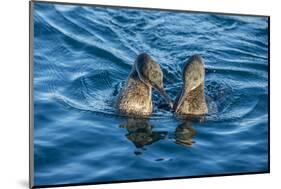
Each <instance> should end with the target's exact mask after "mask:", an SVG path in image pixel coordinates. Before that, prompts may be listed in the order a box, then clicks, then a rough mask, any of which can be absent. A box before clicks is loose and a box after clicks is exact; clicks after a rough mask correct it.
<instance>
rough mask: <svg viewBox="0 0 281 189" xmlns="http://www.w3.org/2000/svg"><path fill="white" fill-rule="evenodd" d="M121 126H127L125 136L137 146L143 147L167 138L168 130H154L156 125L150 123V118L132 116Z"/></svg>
mask: <svg viewBox="0 0 281 189" xmlns="http://www.w3.org/2000/svg"><path fill="white" fill-rule="evenodd" d="M120 127H121V128H126V129H127V133H126V134H125V137H126V138H127V139H128V140H130V141H131V142H132V143H133V144H134V145H135V147H136V148H143V147H144V146H146V145H151V144H153V143H155V142H157V141H159V140H163V139H165V138H166V136H167V134H168V132H166V131H153V128H154V126H153V125H152V124H151V123H149V120H148V119H135V118H130V119H128V120H127V121H126V122H125V123H124V124H121V125H120Z"/></svg>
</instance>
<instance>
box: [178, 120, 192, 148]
mask: <svg viewBox="0 0 281 189" xmlns="http://www.w3.org/2000/svg"><path fill="white" fill-rule="evenodd" d="M195 134H196V131H195V129H194V128H193V127H192V123H191V121H184V122H183V123H181V124H180V125H179V126H178V127H177V128H176V131H175V143H176V144H180V145H183V146H186V147H191V146H192V144H194V143H195V141H193V140H192V138H193V137H194V135H195Z"/></svg>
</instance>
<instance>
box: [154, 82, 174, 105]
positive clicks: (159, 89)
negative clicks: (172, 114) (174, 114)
mask: <svg viewBox="0 0 281 189" xmlns="http://www.w3.org/2000/svg"><path fill="white" fill-rule="evenodd" d="M155 89H157V90H158V91H159V93H160V94H161V95H162V96H163V97H164V99H165V100H166V101H167V103H168V104H169V106H170V108H173V101H172V100H171V98H170V97H169V95H168V94H167V93H166V91H165V90H164V88H163V87H158V86H155Z"/></svg>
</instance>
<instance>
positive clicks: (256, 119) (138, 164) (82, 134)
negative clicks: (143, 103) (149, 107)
mask: <svg viewBox="0 0 281 189" xmlns="http://www.w3.org/2000/svg"><path fill="white" fill-rule="evenodd" d="M141 52H147V53H148V54H150V55H151V56H152V57H153V58H154V59H155V60H156V61H157V62H158V63H159V64H160V65H161V67H162V69H163V72H164V77H165V78H164V83H165V88H166V90H167V93H168V94H169V95H170V96H171V97H172V98H173V99H175V97H176V95H177V93H178V92H179V90H180V88H181V85H182V80H181V71H182V68H183V65H184V62H185V61H186V60H187V59H188V57H190V56H191V55H193V54H201V55H202V56H203V58H204V60H205V64H206V81H205V84H206V85H205V93H206V96H207V99H208V106H209V109H210V113H209V114H208V115H207V116H206V117H205V118H204V119H201V120H180V119H177V118H176V117H175V116H174V115H173V114H172V113H171V112H170V111H169V110H168V108H167V106H166V104H165V101H164V100H163V99H162V98H161V97H159V96H158V93H157V92H154V94H153V101H154V113H153V115H152V116H151V117H150V119H148V120H141V119H140V120H136V119H131V118H127V117H124V116H120V115H119V114H118V113H117V112H116V111H115V109H114V107H113V105H112V104H113V101H114V98H115V97H116V95H117V94H118V92H119V91H120V89H121V87H122V86H123V85H124V82H125V80H126V78H127V76H128V74H129V72H130V70H131V67H132V65H133V62H134V60H135V58H136V56H137V55H138V54H139V53H141ZM33 73H34V81H33V82H34V110H35V113H34V121H35V124H34V159H35V162H34V163H35V178H34V179H35V185H55V184H73V183H85V182H86V183H88V182H108V181H120V180H132V179H154V178H165V177H181V176H203V175H213V174H231V173H248V172H264V171H268V169H269V168H268V19H267V18H266V17H251V16H225V15H218V14H202V13H200V14H199V13H180V12H165V11H156V10H138V9H114V8H104V7H91V6H73V5H58V4H57V5H54V4H44V3H35V6H34V72H33Z"/></svg>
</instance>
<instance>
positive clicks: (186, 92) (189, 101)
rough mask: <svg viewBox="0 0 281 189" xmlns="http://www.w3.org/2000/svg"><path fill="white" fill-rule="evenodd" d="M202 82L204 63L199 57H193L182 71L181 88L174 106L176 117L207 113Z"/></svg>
mask: <svg viewBox="0 0 281 189" xmlns="http://www.w3.org/2000/svg"><path fill="white" fill-rule="evenodd" d="M204 80H205V68H204V61H203V59H202V57H201V56H199V55H193V56H192V57H190V58H189V60H188V61H187V62H186V64H185V67H184V69H183V86H182V89H181V92H180V93H179V95H178V96H177V98H176V101H175V104H174V110H175V112H176V114H177V115H204V114H206V113H208V107H207V104H206V100H205V94H204Z"/></svg>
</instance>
